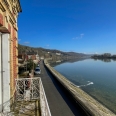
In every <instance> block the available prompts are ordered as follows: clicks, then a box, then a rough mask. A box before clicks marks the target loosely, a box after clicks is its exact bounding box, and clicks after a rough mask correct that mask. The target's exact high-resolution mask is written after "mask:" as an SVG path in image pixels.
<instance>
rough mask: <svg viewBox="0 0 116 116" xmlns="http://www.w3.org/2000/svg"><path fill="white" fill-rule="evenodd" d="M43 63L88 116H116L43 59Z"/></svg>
mask: <svg viewBox="0 0 116 116" xmlns="http://www.w3.org/2000/svg"><path fill="white" fill-rule="evenodd" d="M44 64H45V66H46V67H47V69H48V70H49V71H50V72H51V73H52V74H53V75H54V77H55V78H56V79H57V80H58V81H59V82H60V83H61V84H62V85H63V86H64V87H65V89H67V90H68V91H69V93H70V94H71V95H72V97H73V99H74V100H75V101H76V103H77V104H79V105H80V106H81V108H82V109H83V110H84V111H85V112H86V114H87V115H88V116H116V115H115V114H114V113H113V112H111V111H110V110H109V109H107V108H106V107H104V106H103V105H102V104H101V103H99V102H98V101H96V100H95V99H93V98H92V97H91V96H89V95H88V94H87V93H86V92H84V91H83V90H82V89H80V88H78V87H77V86H76V85H75V84H73V83H72V82H70V81H69V80H68V79H66V78H65V77H64V76H62V75H61V74H60V73H58V72H57V71H56V70H54V69H53V68H52V67H51V66H50V65H49V63H48V62H47V60H44Z"/></svg>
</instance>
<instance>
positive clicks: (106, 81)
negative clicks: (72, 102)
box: [54, 59, 116, 114]
mask: <svg viewBox="0 0 116 116" xmlns="http://www.w3.org/2000/svg"><path fill="white" fill-rule="evenodd" d="M54 69H55V70H57V71H58V72H60V73H61V74H62V75H64V76H65V77H66V78H68V79H69V80H70V81H71V82H73V83H74V84H76V85H77V86H78V87H80V88H81V89H83V90H84V91H85V92H87V93H88V94H89V95H91V96H92V97H94V98H95V99H96V100H98V101H99V102H101V103H102V104H103V105H105V106H106V107H107V108H108V109H110V110H111V111H113V112H114V113H115V114H116V61H114V60H108V59H105V60H94V59H86V60H81V61H76V62H65V63H60V64H58V65H57V64H56V65H55V66H54Z"/></svg>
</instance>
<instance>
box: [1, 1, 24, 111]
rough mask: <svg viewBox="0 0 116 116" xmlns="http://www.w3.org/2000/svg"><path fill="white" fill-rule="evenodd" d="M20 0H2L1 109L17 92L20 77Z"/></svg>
mask: <svg viewBox="0 0 116 116" xmlns="http://www.w3.org/2000/svg"><path fill="white" fill-rule="evenodd" d="M21 11H22V10H21V5H20V1H19V0H0V111H2V110H3V109H4V106H3V104H4V103H6V102H8V101H9V100H10V98H12V97H13V96H14V93H15V78H18V58H17V57H18V34H17V31H18V27H17V18H18V14H19V13H20V12H21Z"/></svg>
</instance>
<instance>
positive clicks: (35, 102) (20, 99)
mask: <svg viewBox="0 0 116 116" xmlns="http://www.w3.org/2000/svg"><path fill="white" fill-rule="evenodd" d="M2 106H4V107H3V112H1V113H0V116H22V115H23V116H27V115H32V116H51V113H50V109H49V106H48V102H47V98H46V95H45V92H44V88H43V84H42V81H41V78H40V77H36V78H20V79H16V92H15V95H14V97H13V98H11V99H10V100H9V101H8V102H6V103H4V104H2Z"/></svg>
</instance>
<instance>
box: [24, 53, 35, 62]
mask: <svg viewBox="0 0 116 116" xmlns="http://www.w3.org/2000/svg"><path fill="white" fill-rule="evenodd" d="M26 54H27V56H28V59H32V60H36V54H37V53H36V52H27V53H26Z"/></svg>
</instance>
